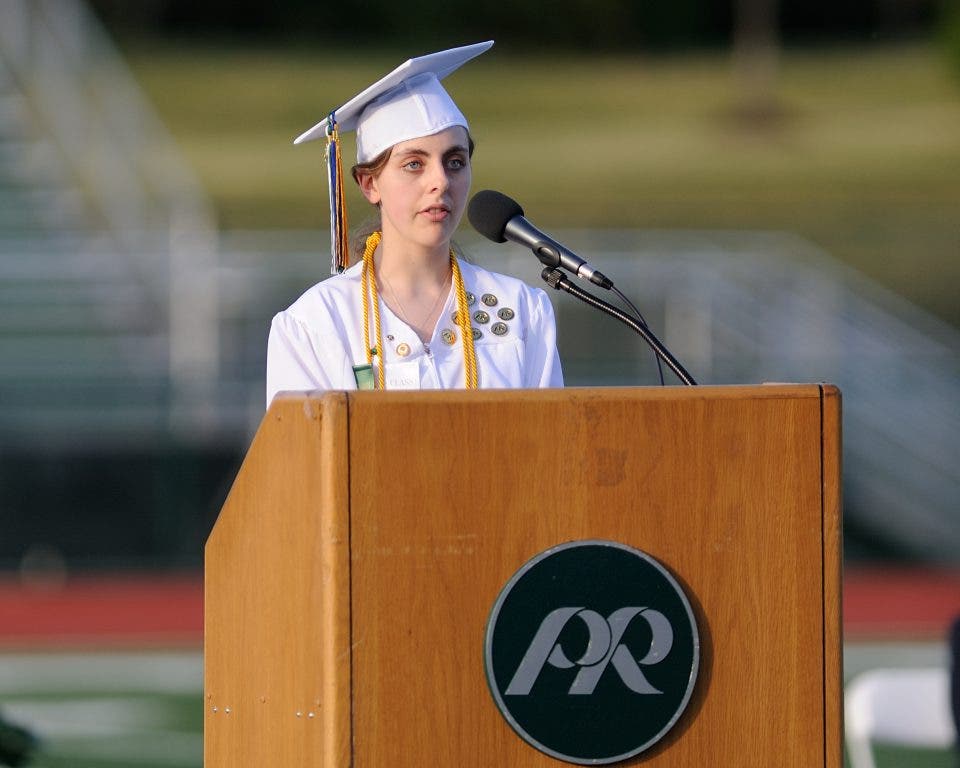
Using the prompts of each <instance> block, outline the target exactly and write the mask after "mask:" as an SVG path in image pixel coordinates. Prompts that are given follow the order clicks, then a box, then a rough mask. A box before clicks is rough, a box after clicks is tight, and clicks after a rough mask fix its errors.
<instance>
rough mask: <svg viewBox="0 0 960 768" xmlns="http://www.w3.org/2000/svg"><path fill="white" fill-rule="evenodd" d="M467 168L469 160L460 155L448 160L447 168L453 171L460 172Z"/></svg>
mask: <svg viewBox="0 0 960 768" xmlns="http://www.w3.org/2000/svg"><path fill="white" fill-rule="evenodd" d="M466 167H467V160H466V158H465V157H462V156H460V155H454V156H453V157H451V158H450V159H448V160H447V168H449V169H450V170H451V171H460V170H463V169H464V168H466Z"/></svg>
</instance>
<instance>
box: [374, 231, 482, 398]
mask: <svg viewBox="0 0 960 768" xmlns="http://www.w3.org/2000/svg"><path fill="white" fill-rule="evenodd" d="M380 239H381V235H380V233H379V232H374V233H373V234H371V235H370V236H369V237H368V238H367V242H366V247H365V248H364V249H363V271H362V272H361V273H360V293H361V294H362V296H363V346H364V348H365V350H366V353H367V365H369V366H373V356H374V355H377V357H378V358H379V362H378V364H377V366H376V367H377V389H386V388H387V385H386V381H385V374H384V367H385V366H384V355H383V348H384V347H383V333H382V331H381V330H380V294H379V292H378V291H377V277H376V274H375V273H374V265H373V254H374V253H375V252H376V250H377V246H378V245H380ZM450 271H451V272H452V273H453V290H454V291H455V292H456V295H457V326H458V327H459V328H460V338H461V339H462V341H463V374H464V376H463V378H464V388H465V389H477V378H478V377H477V352H476V349H474V346H473V329H472V328H471V327H470V312H469V310H468V308H467V291H466V289H465V288H464V287H463V275H461V274H460V265H459V264H458V263H457V257H456V256H455V255H454V253H453V249H452V248H451V249H450ZM371 301H372V302H373V322H374V333H375V334H376V341H377V345H376V347H371V346H370V302H371Z"/></svg>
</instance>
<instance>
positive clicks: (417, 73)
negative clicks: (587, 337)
mask: <svg viewBox="0 0 960 768" xmlns="http://www.w3.org/2000/svg"><path fill="white" fill-rule="evenodd" d="M491 45H492V42H490V43H480V44H478V45H473V46H464V47H463V48H455V49H452V50H450V51H443V52H441V53H437V54H431V55H429V56H423V57H420V58H418V59H411V60H410V61H408V62H406V63H405V64H403V65H401V67H399V68H398V69H397V70H394V72H392V73H390V75H387V77H385V78H383V79H382V80H380V81H378V82H377V83H375V84H374V85H373V86H371V87H370V88H368V89H367V90H366V91H364V92H363V93H361V94H360V95H359V96H357V97H356V98H354V99H353V100H351V101H350V102H348V103H347V104H345V105H344V106H343V107H341V108H340V109H339V110H337V111H335V112H333V113H331V115H330V117H328V118H327V119H326V120H324V121H323V122H321V123H319V124H318V125H317V126H314V127H313V128H311V129H310V130H309V131H307V132H306V133H305V134H303V135H302V136H300V137H299V138H298V139H297V142H296V143H300V142H303V141H309V140H311V139H313V138H319V137H320V136H323V135H326V136H328V139H329V137H330V136H331V134H332V135H333V136H334V137H336V136H337V131H338V130H350V129H351V128H354V127H355V128H356V130H357V160H358V163H357V165H356V166H354V168H353V177H354V179H355V181H356V182H357V184H358V185H359V187H360V190H361V192H362V193H363V195H364V197H365V198H366V199H367V200H368V201H369V202H370V203H371V204H372V205H374V206H375V207H376V208H377V209H379V215H380V226H379V229H377V230H376V231H374V232H373V233H372V234H370V235H369V236H368V237H366V238H365V240H364V241H363V243H362V245H363V247H362V253H361V254H359V255H360V256H361V258H360V260H359V261H358V263H356V264H355V265H354V266H352V267H350V268H349V269H346V271H343V272H342V273H341V274H338V275H336V276H334V277H331V278H330V279H328V280H325V281H323V282H321V283H319V284H317V285H315V286H314V287H312V288H310V289H309V290H308V291H307V292H306V293H304V294H303V295H302V296H301V297H300V298H299V299H297V301H296V302H294V303H293V305H292V306H291V307H289V308H288V309H287V310H286V311H284V312H280V313H279V314H278V315H276V317H274V319H273V324H272V326H271V329H270V338H269V342H268V347H267V405H268V406H269V404H270V402H271V400H272V399H273V397H274V395H276V393H277V392H281V391H290V390H294V391H304V390H323V389H357V388H360V389H440V388H453V387H466V388H477V387H484V388H492V387H560V386H563V376H562V373H561V369H560V360H559V357H558V355H557V348H556V325H555V320H554V314H553V308H552V306H551V305H550V302H549V300H548V299H547V296H546V294H545V293H544V292H543V291H542V290H540V289H534V288H531V287H529V286H527V285H526V284H525V283H523V282H521V281H520V280H517V279H515V278H511V277H507V276H504V275H499V274H496V273H493V272H489V271H487V270H484V269H481V268H480V267H477V266H475V265H472V264H469V263H468V262H465V261H463V260H462V259H458V258H457V256H456V254H455V252H454V251H453V249H452V247H451V244H450V240H451V237H452V236H453V233H454V231H455V230H456V228H457V225H458V224H459V222H460V218H461V216H462V215H463V211H464V208H465V206H466V203H467V196H468V194H469V190H470V181H471V156H472V154H473V141H472V139H471V138H470V134H469V128H468V125H467V121H466V118H465V117H464V116H463V114H462V113H461V112H460V110H459V109H458V108H457V106H456V104H454V102H453V100H452V99H451V98H450V96H449V95H448V94H447V92H446V91H445V90H444V89H443V87H442V86H441V85H440V78H442V77H444V76H446V75H447V74H449V73H450V72H452V71H453V70H455V69H456V68H457V67H459V66H460V65H461V64H463V63H465V62H466V61H468V60H469V59H471V58H473V57H474V56H477V55H479V54H480V53H482V52H483V51H485V50H486V49H487V48H489V47H490V46H491ZM328 151H330V148H329V147H328ZM334 162H335V159H334ZM338 183H339V182H338V181H337V180H336V179H334V180H333V181H332V185H333V186H332V187H331V199H332V201H333V205H334V210H333V212H332V216H331V219H332V220H333V221H334V224H333V225H332V226H333V227H334V229H336V227H337V222H338V221H340V220H341V219H340V217H341V211H339V210H337V206H339V205H342V201H339V202H338V200H339V195H337V194H336V186H337V184H338Z"/></svg>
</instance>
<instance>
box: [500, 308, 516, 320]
mask: <svg viewBox="0 0 960 768" xmlns="http://www.w3.org/2000/svg"><path fill="white" fill-rule="evenodd" d="M497 317H499V318H500V319H501V320H513V317H514V315H513V310H512V309H510V307H504V308H503V309H500V310H498V311H497Z"/></svg>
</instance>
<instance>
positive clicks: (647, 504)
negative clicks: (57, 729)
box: [204, 385, 842, 768]
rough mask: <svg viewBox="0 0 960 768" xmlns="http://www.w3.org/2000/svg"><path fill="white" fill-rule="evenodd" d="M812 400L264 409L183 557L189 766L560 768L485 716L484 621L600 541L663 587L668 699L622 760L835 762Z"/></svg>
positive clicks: (451, 399) (836, 734)
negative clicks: (678, 654) (201, 575)
mask: <svg viewBox="0 0 960 768" xmlns="http://www.w3.org/2000/svg"><path fill="white" fill-rule="evenodd" d="M840 514H841V513H840V396H839V392H838V391H837V390H836V389H835V388H834V387H831V386H826V385H765V386H755V387H688V388H672V387H669V388H634V389H567V390H539V391H496V390H483V391H479V392H472V393H470V392H463V391H453V392H407V393H404V392H356V393H353V392H352V393H344V392H330V393H325V394H319V395H307V396H302V395H298V396H295V395H282V396H280V397H278V398H277V399H276V400H275V401H274V403H273V405H272V407H271V408H270V410H269V412H268V413H267V414H266V416H265V417H264V420H263V423H262V424H261V426H260V429H259V431H258V432H257V434H256V437H255V438H254V440H253V443H252V445H251V447H250V451H249V453H248V454H247V457H246V459H245V461H244V463H243V466H242V468H241V470H240V472H239V475H238V477H237V479H236V482H235V484H234V486H233V489H232V490H231V492H230V495H229V497H228V499H227V501H226V503H225V504H224V507H223V510H222V512H221V513H220V517H219V519H218V520H217V523H216V526H215V527H214V530H213V532H212V533H211V535H210V538H209V540H208V542H207V546H206V609H205V610H206V617H205V692H204V705H205V706H204V710H205V715H204V765H205V766H206V768H227V767H228V766H229V768H237V767H238V766H256V767H257V768H265V767H268V766H270V767H276V768H291V767H294V766H296V767H297V768H307V767H309V768H313V767H319V766H323V767H324V768H333V767H334V766H336V767H337V768H341V767H342V768H347V767H349V766H355V767H356V768H381V767H383V766H390V767H391V768H401V767H403V766H411V767H413V766H416V768H422V767H423V766H431V767H433V766H443V767H444V768H469V767H476V768H493V767H494V766H497V767H499V766H508V767H510V768H526V767H527V766H558V765H563V764H564V763H562V762H561V761H559V760H557V759H555V758H553V757H549V756H547V755H546V754H543V753H542V752H539V751H537V750H535V749H534V748H532V747H530V746H529V745H527V744H526V743H525V742H524V741H522V740H521V739H520V738H519V737H518V736H517V735H516V734H515V733H514V732H513V730H511V728H510V726H509V725H508V724H507V722H506V721H505V720H504V718H503V717H502V716H501V714H500V712H499V711H498V710H497V708H496V706H495V704H494V701H493V699H492V697H491V695H490V693H489V690H488V687H487V683H486V679H485V674H484V661H483V642H484V628H485V623H486V621H487V618H488V615H489V612H490V609H491V606H492V605H493V603H494V601H495V600H496V598H497V595H498V593H499V592H500V590H501V589H502V588H503V586H504V584H505V583H506V582H507V581H508V580H509V579H510V577H511V576H512V575H513V574H514V573H515V572H516V571H517V569H518V568H520V567H521V566H522V565H523V564H524V563H525V562H526V561H527V560H529V559H530V558H531V557H533V556H534V555H536V554H537V553H540V552H542V551H543V550H546V549H548V548H550V547H552V546H555V545H557V544H560V543H563V542H568V541H572V540H581V539H607V540H612V541H617V542H621V543H623V544H626V545H629V546H631V547H635V548H637V549H639V550H642V551H643V552H646V553H648V554H649V555H651V556H652V557H654V558H656V559H657V560H658V561H659V562H660V563H662V564H663V565H664V566H665V567H666V568H667V569H669V571H670V572H671V573H672V574H673V575H674V577H675V578H676V579H677V580H678V582H679V583H680V584H681V585H682V586H683V589H684V591H685V592H686V594H687V596H688V598H689V599H690V602H691V604H692V606H693V611H694V614H695V616H696V621H697V624H698V627H699V633H700V640H701V659H700V669H699V676H698V679H697V683H696V687H695V689H694V693H693V696H692V698H691V700H690V703H689V705H688V706H687V708H686V710H685V711H684V713H683V715H682V716H681V718H680V720H679V721H678V722H677V723H676V725H675V726H674V727H673V728H672V729H671V730H670V732H669V733H668V734H667V735H666V737H665V738H664V739H663V740H661V741H660V742H659V743H657V744H656V745H655V746H653V747H652V748H650V749H649V750H647V751H644V752H642V753H641V754H640V755H639V756H638V757H635V758H632V759H630V760H629V761H627V763H626V764H628V765H644V766H647V765H649V766H671V767H673V766H698V767H699V766H708V765H709V766H798V768H799V767H800V766H802V767H803V768H810V766H825V767H829V768H840V766H841V765H842V741H841V710H842V706H841V702H842V687H841V629H840V567H841V566H840V537H841V532H840Z"/></svg>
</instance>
